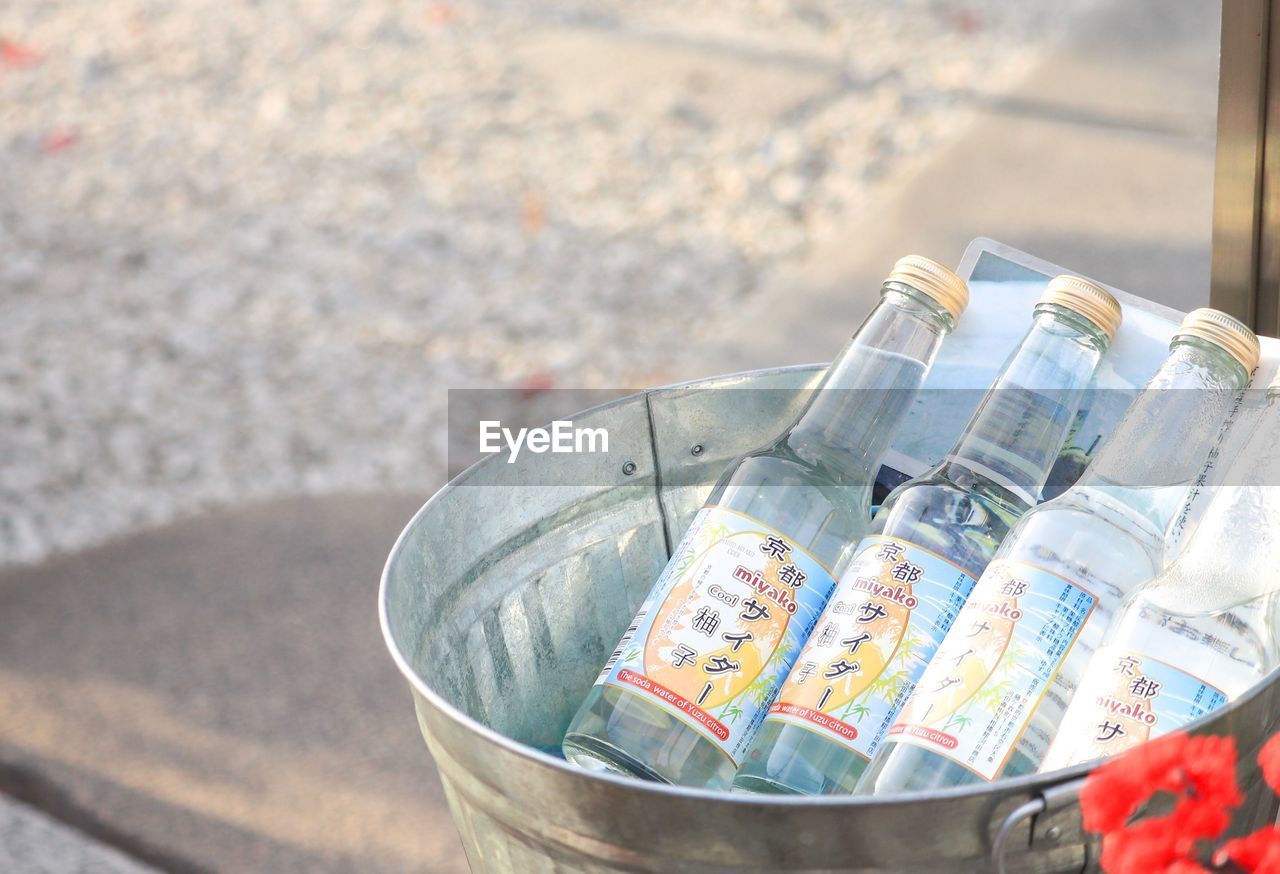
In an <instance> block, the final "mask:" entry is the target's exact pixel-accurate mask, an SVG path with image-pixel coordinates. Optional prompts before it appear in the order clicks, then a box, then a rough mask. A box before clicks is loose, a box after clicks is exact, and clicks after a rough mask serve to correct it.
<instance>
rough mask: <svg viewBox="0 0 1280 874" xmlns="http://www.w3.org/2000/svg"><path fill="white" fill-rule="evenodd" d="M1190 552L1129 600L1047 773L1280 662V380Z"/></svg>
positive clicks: (1162, 725) (1228, 694)
mask: <svg viewBox="0 0 1280 874" xmlns="http://www.w3.org/2000/svg"><path fill="white" fill-rule="evenodd" d="M1254 413H1255V414H1256V415H1255V416H1254V420H1255V421H1254V422H1253V423H1252V424H1253V429H1252V432H1251V433H1250V435H1249V438H1248V440H1247V441H1246V442H1245V443H1244V445H1243V446H1242V447H1241V449H1240V452H1239V454H1238V456H1237V458H1236V461H1235V462H1234V463H1233V465H1232V467H1231V470H1230V471H1229V472H1228V480H1229V484H1228V485H1224V486H1220V487H1219V488H1218V490H1217V491H1216V492H1215V493H1214V495H1213V497H1212V499H1211V500H1210V503H1209V505H1208V507H1207V508H1206V509H1205V513H1204V516H1203V518H1201V520H1200V523H1199V525H1197V526H1196V529H1195V531H1194V532H1192V534H1191V537H1190V538H1189V539H1188V541H1187V543H1186V545H1185V547H1184V548H1183V550H1182V552H1181V553H1179V554H1178V556H1177V557H1176V558H1175V559H1174V560H1173V562H1172V563H1170V564H1169V565H1167V566H1166V567H1165V569H1164V570H1163V571H1161V572H1160V573H1159V574H1158V575H1157V576H1156V577H1155V579H1153V580H1152V581H1151V582H1150V583H1148V584H1147V585H1145V586H1143V587H1142V588H1141V589H1140V590H1138V592H1137V593H1136V594H1135V595H1134V596H1133V598H1132V600H1131V601H1130V602H1129V603H1128V604H1127V606H1125V607H1124V609H1123V610H1122V611H1121V613H1120V615H1119V617H1118V618H1117V619H1116V621H1115V623H1114V624H1113V625H1112V627H1111V630H1110V631H1109V632H1108V633H1107V636H1106V638H1105V640H1104V642H1103V645H1102V647H1101V648H1100V649H1099V650H1098V654H1097V655H1096V656H1095V657H1094V659H1093V660H1092V661H1091V662H1090V663H1089V667H1088V671H1087V673H1086V675H1085V678H1084V679H1083V680H1082V681H1081V683H1080V689H1079V690H1078V691H1077V692H1076V694H1075V697H1073V698H1072V699H1071V704H1070V705H1069V706H1068V707H1067V710H1066V713H1065V715H1064V716H1063V719H1062V725H1061V728H1060V729H1059V731H1058V734H1057V735H1056V736H1055V737H1054V739H1053V742H1052V743H1051V744H1050V745H1049V751H1048V753H1046V755H1045V760H1044V763H1043V765H1042V766H1041V768H1040V770H1042V771H1052V770H1056V769H1058V768H1065V767H1067V766H1069V765H1074V764H1077V763H1079V762H1087V761H1092V760H1093V759H1098V758H1103V757H1105V756H1113V755H1115V754H1116V753H1119V752H1123V751H1124V750H1127V749H1129V748H1131V747H1134V746H1137V745H1138V744H1140V743H1142V742H1143V741H1145V740H1151V739H1154V738H1157V737H1160V736H1161V735H1163V734H1167V733H1168V732H1170V731H1173V730H1175V729H1178V728H1181V727H1182V726H1184V725H1186V724H1187V723H1189V722H1192V721H1193V720H1196V719H1199V718H1200V717H1201V716H1204V715H1205V714H1207V713H1210V712H1212V711H1214V710H1216V709H1217V708H1219V707H1221V706H1222V705H1224V704H1226V703H1227V702H1229V701H1233V700H1235V699H1236V698H1238V697H1240V695H1242V694H1244V693H1245V692H1246V691H1248V690H1249V688H1250V687H1252V686H1253V685H1254V684H1255V683H1257V682H1258V681H1259V680H1261V679H1262V678H1263V677H1264V676H1266V674H1267V673H1268V672H1269V671H1270V670H1271V669H1272V668H1274V667H1275V666H1276V664H1277V661H1278V659H1277V641H1276V638H1275V632H1274V630H1273V629H1274V628H1275V621H1276V619H1277V618H1280V617H1277V616H1276V610H1277V605H1278V604H1280V596H1277V594H1276V590H1277V589H1278V588H1280V572H1277V561H1278V560H1280V489H1277V488H1276V487H1274V486H1273V485H1271V477H1274V476H1275V475H1276V474H1277V473H1280V376H1278V377H1277V379H1276V380H1275V381H1273V382H1272V384H1271V386H1270V388H1269V389H1268V391H1267V395H1266V398H1265V401H1264V406H1263V407H1262V408H1261V409H1258V410H1254Z"/></svg>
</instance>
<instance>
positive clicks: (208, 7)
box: [0, 0, 1086, 562]
mask: <svg viewBox="0 0 1280 874" xmlns="http://www.w3.org/2000/svg"><path fill="white" fill-rule="evenodd" d="M1085 5H1086V4H1084V3H1080V4H1072V9H1071V13H1070V14H1071V15H1073V16H1074V15H1078V14H1079V13H1080V11H1081V8H1082V7H1084V6H1085ZM1063 24H1064V22H1063V13H1062V11H1061V4H1055V3H1050V2H1049V0H1023V2H1019V3H997V2H995V0H964V2H951V0H902V2H894V3H885V2H879V0H844V2H836V0H832V2H779V0H774V2H764V0H761V2H741V0H739V2H732V3H726V2H693V3H690V2H682V3H676V2H669V0H658V2H648V3H644V4H626V3H622V2H614V0H610V2H590V3H587V2H578V3H572V2H570V3H555V4H551V3H499V2H477V3H457V4H447V3H441V2H436V3H422V2H403V3H398V2H376V3H375V2H371V3H361V4H350V3H339V2H331V0H311V2H296V0H295V2H273V3H262V4H259V3H254V2H247V0H189V2H184V3H180V4H175V3H168V2H160V0H110V2H103V0H97V2H87V0H86V2H60V3H50V2H48V0H8V2H7V3H5V4H3V6H0V446H3V452H0V562H15V561H17V562H30V561H34V560H37V559H39V558H41V557H43V556H45V555H47V554H48V553H50V552H51V551H57V550H68V549H73V548H77V547H81V546H84V545H86V544H90V543H93V542H97V541H101V540H103V539H106V538H108V537H110V536H113V535H117V534H121V533H124V532H126V531H128V530H131V529H134V528H138V527H141V526H148V525H153V524H157V523H160V522H163V521H166V520H169V519H171V518H174V517H178V516H184V515H188V514H190V513H192V512H194V511H197V510H200V509H204V508H208V507H211V506H217V505H228V504H232V503H236V502H240V501H244V500H247V499H257V498H264V497H269V496H278V495H286V494H316V493H332V492H338V491H367V490H377V489H393V490H396V491H401V492H404V491H418V492H425V491H427V490H429V489H430V488H432V487H433V486H434V485H436V484H438V483H439V481H440V480H441V478H442V476H443V455H444V446H445V435H444V429H443V426H442V422H443V420H444V409H445V392H444V389H445V388H446V387H463V386H487V385H520V384H525V383H528V384H536V385H561V386H574V387H577V386H587V387H590V386H627V385H634V386H637V387H640V386H642V385H644V384H652V383H656V382H661V381H664V380H666V379H669V378H676V377H679V376H680V375H681V371H680V362H681V361H682V360H683V356H684V355H685V353H686V352H687V351H688V350H689V349H690V348H691V347H693V346H696V345H697V344H698V343H699V342H700V341H702V340H704V339H705V338H707V337H708V336H711V335H714V334H715V332H716V330H717V321H718V320H717V313H721V312H724V311H725V310H726V309H727V308H731V307H734V306H735V305H736V304H738V303H739V302H741V301H743V300H744V299H746V298H747V297H748V296H749V295H750V294H751V293H752V289H753V287H754V286H755V285H756V284H757V283H758V282H759V280H760V278H761V276H762V275H763V274H764V272H765V271H768V270H770V269H771V268H772V267H774V266H776V265H777V264H779V263H781V262H783V261H786V260H789V259H790V260H794V259H797V258H800V257H803V255H804V253H805V252H806V250H807V248H808V247H809V246H810V245H811V244H812V243H813V242H814V241H816V240H819V239H822V238H824V237H827V238H829V237H830V236H831V235H833V234H838V233H839V232H840V229H841V228H842V227H843V226H845V225H846V224H848V223H849V219H850V217H852V216H856V215H858V214H859V213H860V212H862V211H864V210H865V209H866V208H867V205H868V204H869V203H870V202H871V201H870V199H869V198H870V197H871V196H872V195H873V194H874V191H875V187H876V186H877V185H880V184H883V183H884V182H885V181H886V180H888V179H891V178H892V177H893V174H895V173H896V172H900V168H902V167H904V166H907V164H908V163H909V162H906V161H904V159H908V158H911V157H913V156H919V155H922V154H924V153H926V152H928V151H929V150H930V149H931V148H932V147H934V146H936V145H937V144H939V143H941V142H942V141H944V140H947V139H948V138H950V137H951V136H952V135H953V131H954V129H955V128H956V127H957V126H958V125H960V124H961V123H962V122H963V120H964V118H965V112H964V110H965V107H966V106H967V104H968V103H969V102H970V99H971V98H972V96H973V92H974V89H975V88H978V89H980V90H982V91H983V92H984V93H990V92H998V91H999V89H1000V88H1001V87H1003V84H1004V83H1006V82H1008V81H1010V80H1011V77H1014V76H1016V75H1017V74H1018V73H1019V71H1020V70H1022V69H1023V67H1024V66H1025V64H1026V62H1027V61H1028V60H1029V59H1030V58H1031V57H1032V56H1033V55H1034V52H1035V49H1036V48H1037V47H1038V46H1039V45H1040V44H1042V43H1043V42H1044V41H1045V40H1046V39H1047V38H1048V35H1049V34H1051V33H1056V32H1058V31H1060V30H1061V29H1062V27H1063ZM850 245H857V241H856V240H851V241H850ZM762 330H767V328H766V327H762ZM747 342H749V338H747ZM768 363H769V362H766V361H762V362H760V364H761V365H762V366H763V365H767V364H768Z"/></svg>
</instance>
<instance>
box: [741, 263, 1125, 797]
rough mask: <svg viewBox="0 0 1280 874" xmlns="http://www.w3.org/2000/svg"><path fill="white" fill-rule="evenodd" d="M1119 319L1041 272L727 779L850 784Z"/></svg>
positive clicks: (796, 787)
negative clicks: (983, 379)
mask: <svg viewBox="0 0 1280 874" xmlns="http://www.w3.org/2000/svg"><path fill="white" fill-rule="evenodd" d="M1119 325H1120V304H1119V303H1117V302H1116V299H1115V298H1113V297H1112V296H1111V295H1110V294H1108V293H1107V291H1106V290H1105V289H1103V288H1101V287H1100V286H1097V285H1094V284H1093V283H1091V282H1087V281H1086V280H1083V279H1079V278H1077V277H1074V276H1060V277H1057V278H1055V279H1054V280H1053V281H1052V282H1050V283H1049V285H1048V287H1047V288H1046V290H1045V293H1044V295H1043V296H1042V297H1041V298H1040V300H1039V301H1038V302H1037V304H1036V306H1035V310H1034V316H1033V320H1032V323H1031V328H1030V329H1029V330H1028V332H1027V334H1026V336H1025V337H1023V339H1022V341H1021V343H1020V344H1019V345H1018V347H1017V348H1016V349H1015V350H1014V351H1013V353H1012V354H1011V355H1010V356H1009V359H1008V360H1007V361H1006V362H1005V364H1004V366H1003V368H1001V371H1000V373H999V374H998V375H997V377H996V379H995V381H994V382H993V383H992V385H991V387H990V389H988V390H987V392H986V394H985V395H984V396H983V398H982V400H981V401H980V402H979V404H978V407H977V409H976V410H975V411H974V414H973V416H972V418H971V419H970V420H969V424H968V426H967V427H966V428H965V430H964V432H963V433H962V434H961V435H960V438H959V440H958V441H957V442H956V445H955V447H954V448H953V449H952V450H951V451H950V452H949V453H948V454H947V456H946V457H945V458H944V459H943V461H942V462H941V463H939V464H938V465H936V466H935V467H934V468H933V469H931V470H929V471H928V472H926V473H925V474H923V475H921V476H919V477H917V478H915V479H912V480H909V481H907V482H905V483H903V484H902V485H900V486H898V488H896V489H894V490H893V492H892V493H890V495H889V496H888V498H886V499H885V502H884V504H883V505H882V506H881V507H880V509H879V511H878V512H877V513H876V516H875V519H874V520H873V522H872V524H871V528H870V529H869V530H868V533H867V536H865V537H863V539H862V540H861V542H859V544H858V546H857V548H856V549H855V551H854V553H855V555H856V557H855V558H854V560H853V561H852V562H851V563H850V564H849V565H848V567H846V568H844V570H843V571H842V573H841V576H840V581H839V583H838V584H837V586H836V591H835V594H833V595H832V597H831V600H830V601H828V602H827V608H826V610H824V611H823V613H822V616H821V618H819V620H818V623H817V625H816V626H815V629H814V633H813V634H812V635H811V636H810V637H809V640H808V642H807V643H806V644H805V647H804V649H803V650H802V651H801V653H800V656H799V657H798V658H797V659H796V663H795V667H794V668H792V671H791V674H790V675H789V676H788V677H787V682H786V683H785V684H784V685H783V687H782V691H781V692H780V693H779V696H778V700H777V701H776V702H774V704H773V706H772V707H771V708H770V709H769V715H768V717H767V718H766V719H765V721H764V724H763V726H762V727H761V729H760V732H759V733H758V734H757V735H756V739H755V741H754V742H753V743H752V745H751V747H750V750H749V751H748V753H747V756H746V758H745V760H744V761H743V763H742V766H741V767H740V768H739V770H738V774H737V776H736V777H735V778H734V781H733V788H734V789H741V790H746V791H753V792H774V793H790V794H826V793H849V792H852V791H853V788H854V785H855V784H856V782H857V780H858V777H859V776H861V774H862V772H863V771H864V770H865V769H866V766H867V763H868V762H869V761H870V759H871V755H872V754H873V753H874V752H875V748H876V746H877V744H878V743H879V740H880V737H881V736H882V735H883V733H884V731H885V730H887V729H888V728H889V726H890V725H891V724H892V722H893V718H894V717H895V716H896V715H897V712H898V709H899V708H900V707H901V706H902V703H903V702H904V701H905V700H906V697H907V695H908V694H910V692H911V689H912V688H914V687H915V684H916V681H917V680H918V679H919V678H920V674H921V673H923V672H924V668H925V665H926V664H927V663H928V661H929V659H930V658H931V657H932V655H933V653H934V651H935V650H936V649H937V647H938V644H940V643H941V642H942V637H943V635H945V634H946V633H947V629H948V628H950V627H951V623H952V621H953V620H954V619H955V615H956V612H957V611H958V610H959V609H960V606H961V605H962V604H963V603H964V601H965V599H966V598H967V597H968V596H969V592H970V591H972V589H973V586H974V583H975V582H976V581H977V578H978V577H979V576H981V575H982V571H983V569H984V568H985V567H986V566H987V563H988V562H989V561H990V560H991V556H992V555H993V554H994V553H995V551H996V547H997V546H999V544H1000V541H1001V540H1003V539H1004V536H1005V534H1007V533H1008V531H1009V528H1010V527H1011V526H1012V525H1013V523H1014V522H1015V521H1016V520H1017V519H1018V517H1019V516H1021V515H1022V514H1023V513H1025V512H1026V511H1027V510H1028V509H1029V508H1030V507H1031V506H1032V505H1034V504H1035V502H1036V496H1037V495H1039V493H1040V489H1041V488H1042V487H1043V485H1044V481H1045V479H1046V478H1047V477H1048V475H1049V470H1050V468H1051V467H1052V466H1053V463H1054V460H1055V459H1056V458H1057V455H1058V451H1059V450H1060V449H1061V447H1062V441H1063V440H1064V439H1065V438H1066V436H1067V433H1068V430H1069V429H1070V428H1071V425H1072V423H1073V422H1074V420H1075V416H1076V412H1077V409H1078V407H1079V404H1080V400H1081V397H1082V395H1083V393H1084V389H1085V386H1086V385H1087V384H1088V383H1089V380H1090V378H1091V377H1092V376H1093V372H1094V370H1095V369H1096V368H1097V366H1098V362H1100V361H1101V360H1102V356H1103V354H1104V353H1105V352H1106V350H1107V347H1108V346H1109V345H1110V343H1111V340H1112V339H1113V338H1114V336H1115V332H1116V329H1117V328H1118V327H1119Z"/></svg>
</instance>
